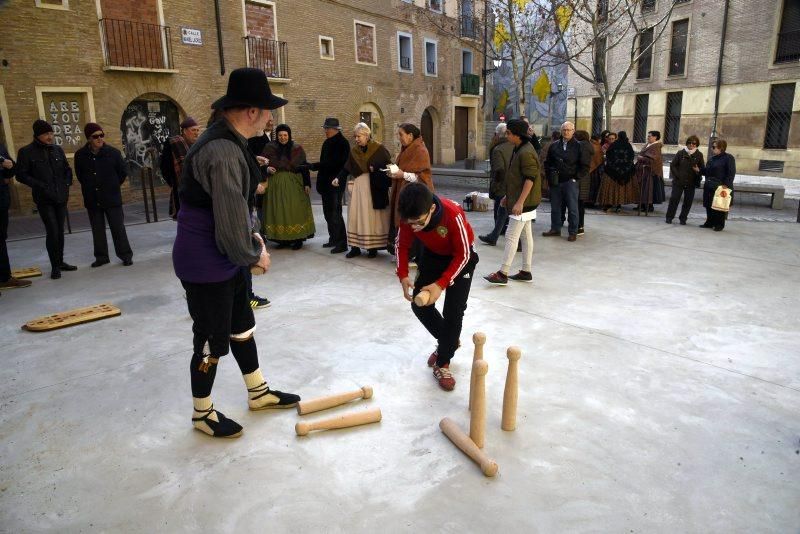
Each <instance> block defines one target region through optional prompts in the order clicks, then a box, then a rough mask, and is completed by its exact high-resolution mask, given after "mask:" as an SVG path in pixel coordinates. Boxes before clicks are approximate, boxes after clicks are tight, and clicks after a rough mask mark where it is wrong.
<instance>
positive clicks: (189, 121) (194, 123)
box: [181, 117, 197, 130]
mask: <svg viewBox="0 0 800 534" xmlns="http://www.w3.org/2000/svg"><path fill="white" fill-rule="evenodd" d="M193 126H197V121H196V120H194V118H192V117H186V119H184V121H183V122H182V123H181V130H185V129H186V128H191V127H193Z"/></svg>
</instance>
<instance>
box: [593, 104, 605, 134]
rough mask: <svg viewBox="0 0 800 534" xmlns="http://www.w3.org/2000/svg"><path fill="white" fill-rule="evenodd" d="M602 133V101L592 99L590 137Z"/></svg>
mask: <svg viewBox="0 0 800 534" xmlns="http://www.w3.org/2000/svg"><path fill="white" fill-rule="evenodd" d="M602 131H603V99H602V98H593V99H592V135H600V132H602Z"/></svg>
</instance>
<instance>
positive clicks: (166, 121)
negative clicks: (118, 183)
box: [120, 93, 180, 181]
mask: <svg viewBox="0 0 800 534" xmlns="http://www.w3.org/2000/svg"><path fill="white" fill-rule="evenodd" d="M179 125H180V112H179V111H178V106H177V104H175V102H174V101H172V100H171V99H170V98H169V97H167V96H165V95H162V94H155V93H148V94H144V95H141V96H138V97H136V98H135V99H134V100H132V101H131V102H130V103H129V104H128V105H127V107H126V108H125V110H124V111H123V113H122V118H121V119H120V130H121V133H122V150H123V152H124V153H125V159H126V160H127V163H128V172H129V176H130V178H131V179H132V180H134V181H138V179H139V174H140V171H141V169H142V167H152V168H153V169H154V170H155V171H156V172H158V159H159V157H160V156H161V149H162V147H163V145H164V143H165V142H166V141H167V139H169V138H170V137H172V136H174V135H178V134H179V133H180V126H179Z"/></svg>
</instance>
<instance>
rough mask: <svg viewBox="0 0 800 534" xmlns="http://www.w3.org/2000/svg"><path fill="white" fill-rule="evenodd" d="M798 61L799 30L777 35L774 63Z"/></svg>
mask: <svg viewBox="0 0 800 534" xmlns="http://www.w3.org/2000/svg"><path fill="white" fill-rule="evenodd" d="M798 60H800V30H792V31H788V32H781V33H779V34H778V46H777V47H776V48H775V63H792V62H796V61H798Z"/></svg>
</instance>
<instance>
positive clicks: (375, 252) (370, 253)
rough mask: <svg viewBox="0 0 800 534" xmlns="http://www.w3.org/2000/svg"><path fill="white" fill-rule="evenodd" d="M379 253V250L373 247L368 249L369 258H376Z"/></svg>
mask: <svg viewBox="0 0 800 534" xmlns="http://www.w3.org/2000/svg"><path fill="white" fill-rule="evenodd" d="M377 255H378V251H377V250H375V249H374V248H371V249H369V250H368V251H367V257H368V258H375V257H376V256H377Z"/></svg>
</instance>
